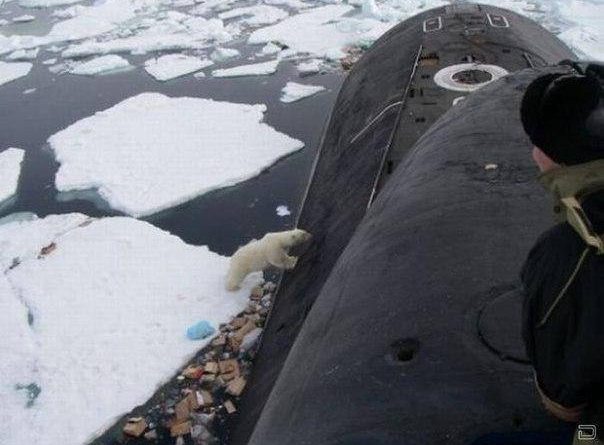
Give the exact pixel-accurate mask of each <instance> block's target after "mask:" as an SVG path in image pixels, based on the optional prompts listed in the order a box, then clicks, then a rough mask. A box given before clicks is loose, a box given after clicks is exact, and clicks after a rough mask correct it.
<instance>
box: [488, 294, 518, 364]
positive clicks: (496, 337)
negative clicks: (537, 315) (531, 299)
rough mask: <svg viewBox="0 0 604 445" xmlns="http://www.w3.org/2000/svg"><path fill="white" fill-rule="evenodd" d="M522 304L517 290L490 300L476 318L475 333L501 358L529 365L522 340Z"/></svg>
mask: <svg viewBox="0 0 604 445" xmlns="http://www.w3.org/2000/svg"><path fill="white" fill-rule="evenodd" d="M522 302H523V295H522V293H521V292H520V290H518V289H515V290H513V291H510V292H506V293H504V294H502V295H500V296H498V297H497V298H495V299H494V300H491V301H489V302H488V303H487V304H486V305H485V306H484V307H483V309H482V310H481V311H480V314H479V316H478V333H479V335H480V337H481V338H482V341H483V342H484V343H485V344H486V345H487V346H488V348H489V349H490V350H491V351H493V352H495V353H496V354H497V355H499V357H501V359H503V360H512V361H516V362H520V363H528V362H529V360H528V358H527V356H526V352H525V349H524V341H523V340H522Z"/></svg>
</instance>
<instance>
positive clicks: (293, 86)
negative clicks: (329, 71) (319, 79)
mask: <svg viewBox="0 0 604 445" xmlns="http://www.w3.org/2000/svg"><path fill="white" fill-rule="evenodd" d="M324 90H325V87H322V86H320V85H303V84H301V83H296V82H287V85H285V87H284V88H283V89H282V90H281V99H280V100H281V102H285V103H289V102H295V101H298V100H301V99H304V98H305V97H310V96H313V95H315V94H317V93H319V92H321V91H324Z"/></svg>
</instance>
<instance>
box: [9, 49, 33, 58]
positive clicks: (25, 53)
mask: <svg viewBox="0 0 604 445" xmlns="http://www.w3.org/2000/svg"><path fill="white" fill-rule="evenodd" d="M39 51H40V50H39V48H33V49H18V50H17V51H13V52H12V53H10V54H9V55H8V56H6V60H34V59H35V58H36V57H38V52H39Z"/></svg>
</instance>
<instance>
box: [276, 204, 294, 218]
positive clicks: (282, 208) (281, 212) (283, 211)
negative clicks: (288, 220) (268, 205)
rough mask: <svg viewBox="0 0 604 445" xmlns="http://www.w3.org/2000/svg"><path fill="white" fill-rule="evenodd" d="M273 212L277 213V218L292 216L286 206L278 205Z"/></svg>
mask: <svg viewBox="0 0 604 445" xmlns="http://www.w3.org/2000/svg"><path fill="white" fill-rule="evenodd" d="M275 212H277V216H281V217H284V216H289V215H291V214H292V212H291V211H290V210H289V208H288V207H287V206H286V205H280V206H278V207H277V208H276V209H275Z"/></svg>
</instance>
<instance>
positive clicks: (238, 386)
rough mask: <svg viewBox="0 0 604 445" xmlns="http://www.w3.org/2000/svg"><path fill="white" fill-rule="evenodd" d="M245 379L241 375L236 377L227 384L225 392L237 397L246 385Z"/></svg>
mask: <svg viewBox="0 0 604 445" xmlns="http://www.w3.org/2000/svg"><path fill="white" fill-rule="evenodd" d="M246 383H247V382H246V380H245V379H244V378H243V377H237V378H236V379H235V380H233V381H232V382H230V383H229V384H228V385H227V389H226V392H228V393H229V394H230V395H232V396H235V397H239V396H240V395H241V393H242V392H243V389H244V388H245V385H246Z"/></svg>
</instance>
